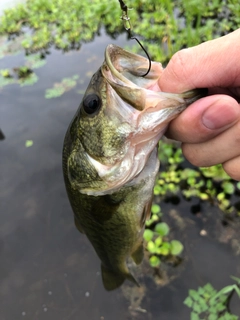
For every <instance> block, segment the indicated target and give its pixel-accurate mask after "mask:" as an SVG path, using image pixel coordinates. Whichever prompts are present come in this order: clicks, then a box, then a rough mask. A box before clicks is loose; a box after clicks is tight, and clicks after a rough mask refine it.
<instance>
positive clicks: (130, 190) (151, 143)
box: [63, 45, 201, 290]
mask: <svg viewBox="0 0 240 320" xmlns="http://www.w3.org/2000/svg"><path fill="white" fill-rule="evenodd" d="M147 68H148V60H147V59H145V58H144V57H142V56H139V55H136V54H132V53H129V52H127V51H125V50H123V49H122V48H120V47H117V46H114V45H109V46H108V47H107V48H106V51H105V61H104V63H103V65H102V66H101V68H100V69H99V70H98V71H97V72H96V73H95V74H94V75H93V77H92V79H91V81H90V83H89V86H88V88H87V90H86V92H85V95H84V97H83V100H82V102H81V104H80V106H79V109H78V110H77V113H76V114H75V116H74V118H73V120H72V122H71V124H70V126H69V128H68V131H67V133H66V136H65V140H64V147H63V173H64V179H65V185H66V189H67V193H68V197H69V200H70V203H71V206H72V209H73V212H74V216H75V223H76V226H77V228H78V229H79V231H81V232H83V233H85V234H86V235H87V237H88V239H89V240H90V242H91V243H92V245H93V247H94V249H95V251H96V253H97V255H98V256H99V258H100V260H101V263H102V267H101V269H102V280H103V284H104V287H105V288H106V289H107V290H113V289H115V288H117V287H119V286H120V285H121V284H122V283H123V282H124V280H125V279H129V280H131V281H133V282H135V283H136V284H137V281H136V280H135V279H134V277H133V276H132V275H131V273H130V272H129V269H128V267H127V264H126V260H127V259H128V257H132V258H133V260H134V261H135V263H136V264H139V263H141V261H142V259H143V232H144V227H145V222H146V220H147V219H148V217H149V216H150V212H151V204H152V194H153V187H154V183H155V178H156V175H157V173H158V170H159V160H158V156H157V144H158V141H159V139H160V138H161V136H162V135H163V134H164V132H165V130H166V129H167V125H168V123H169V122H170V121H171V120H172V119H174V118H175V117H176V116H177V115H178V114H179V113H180V112H181V111H183V110H184V109H185V108H186V107H187V106H188V105H189V104H191V103H192V102H193V101H195V100H196V99H198V98H200V96H201V92H199V91H197V90H196V91H191V92H186V93H183V94H171V93H164V92H161V90H160V88H159V86H158V79H159V77H160V75H161V73H162V70H163V69H162V66H161V64H160V63H157V62H152V67H151V70H150V72H149V74H148V75H147V76H146V77H144V78H143V77H142V76H141V75H142V74H144V73H145V72H146V70H147Z"/></svg>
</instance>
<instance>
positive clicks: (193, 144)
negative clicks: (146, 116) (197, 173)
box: [159, 29, 240, 180]
mask: <svg viewBox="0 0 240 320" xmlns="http://www.w3.org/2000/svg"><path fill="white" fill-rule="evenodd" d="M159 86H160V88H161V90H162V91H164V92H175V93H180V92H184V91H187V90H191V89H195V88H208V93H209V95H208V96H207V97H204V98H201V99H199V100H198V101H196V102H194V103H193V104H192V105H190V106H189V107H188V108H187V109H186V110H185V111H184V112H182V113H181V114H180V115H179V116H178V117H177V118H176V119H174V120H173V121H172V122H171V124H170V126H169V128H168V131H167V132H166V136H167V137H168V138H171V139H175V140H178V141H181V142H183V143H182V150H183V154H184V156H185V157H186V158H187V159H188V160H189V161H190V162H191V163H192V164H194V165H196V166H203V167H204V166H212V165H215V164H219V163H221V164H222V165H223V169H224V170H225V171H226V172H227V173H228V174H229V175H230V177H231V178H233V179H235V180H240V105H239V101H240V29H238V30H236V31H234V32H233V33H230V34H228V35H226V36H224V37H221V38H219V39H215V40H211V41H208V42H205V43H202V44H200V45H198V46H196V47H192V48H189V49H183V50H181V51H179V52H177V53H176V54H174V56H173V57H172V59H171V60H170V62H169V64H168V65H167V67H166V69H165V70H164V71H163V73H162V75H161V77H160V80H159Z"/></svg>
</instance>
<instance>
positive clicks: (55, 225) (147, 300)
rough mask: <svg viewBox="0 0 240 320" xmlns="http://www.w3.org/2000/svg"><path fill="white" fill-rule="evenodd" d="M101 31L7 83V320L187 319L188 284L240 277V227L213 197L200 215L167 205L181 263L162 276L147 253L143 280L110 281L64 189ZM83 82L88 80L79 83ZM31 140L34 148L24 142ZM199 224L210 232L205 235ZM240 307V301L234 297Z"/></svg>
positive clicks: (3, 265) (3, 257) (3, 203)
mask: <svg viewBox="0 0 240 320" xmlns="http://www.w3.org/2000/svg"><path fill="white" fill-rule="evenodd" d="M125 42H126V41H125V39H124V37H120V38H119V39H118V40H116V41H115V40H112V39H110V38H109V37H108V36H106V35H104V34H103V35H102V36H101V37H98V38H96V39H95V40H94V42H93V43H89V44H85V45H83V46H82V48H81V50H80V51H78V52H70V53H67V54H62V53H60V52H58V51H54V50H52V53H51V54H50V55H49V56H48V57H47V64H46V65H45V66H44V67H42V68H40V69H38V70H37V71H36V73H37V75H38V76H39V79H40V80H39V82H38V83H37V84H35V85H33V86H28V87H23V88H20V87H19V86H18V85H11V86H8V87H5V88H3V89H1V91H0V100H1V101H0V127H1V129H2V130H3V132H4V134H5V136H6V139H5V140H3V141H0V155H1V157H0V159H1V161H0V190H1V192H0V310H1V317H0V318H1V319H2V320H16V319H24V320H25V319H31V320H33V319H43V320H48V319H49V320H85V319H86V320H97V319H100V320H113V319H114V320H125V319H137V320H141V319H153V320H155V319H161V320H165V319H166V320H175V319H176V320H177V319H184V320H185V319H189V318H190V316H189V315H190V309H188V308H187V307H185V306H184V305H183V301H184V299H185V298H186V296H187V293H188V290H189V289H197V288H198V287H199V286H202V285H204V284H206V283H207V282H210V283H211V284H212V285H213V286H214V287H215V288H216V289H220V288H222V287H223V286H225V285H228V284H231V283H232V280H231V279H230V275H235V276H238V277H239V276H240V255H239V254H240V250H239V239H238V238H239V236H238V233H237V228H236V227H233V226H231V225H228V226H222V224H221V215H220V212H219V211H218V210H217V209H216V208H213V207H211V206H210V205H206V206H205V207H204V208H202V210H201V212H199V213H198V214H197V215H192V214H191V212H190V205H191V203H186V202H183V201H182V202H181V203H180V205H178V206H174V205H172V204H169V203H168V204H163V205H162V211H163V212H164V219H165V220H166V221H167V222H168V223H169V225H170V227H171V230H172V232H173V234H174V238H176V239H179V240H180V241H182V242H183V243H184V245H185V250H184V252H183V255H182V257H183V262H182V263H181V264H180V266H179V267H177V268H171V267H165V268H163V270H162V272H161V279H159V278H157V279H156V278H155V277H154V276H153V272H152V270H151V268H150V267H149V266H148V263H147V261H145V262H144V263H143V265H142V266H141V268H140V269H139V270H138V271H136V272H137V277H138V279H139V282H140V284H141V288H139V289H138V288H134V287H132V285H131V284H129V283H128V282H125V284H124V285H123V286H122V288H119V289H118V290H116V291H114V292H110V293H109V292H106V291H105V290H104V289H103V286H102V282H101V276H100V262H99V259H98V258H97V256H96V254H95V252H94V250H93V248H92V247H91V245H90V244H89V242H88V240H87V239H86V237H85V236H84V235H82V234H80V233H79V232H78V231H77V230H76V228H75V226H74V222H73V214H72V211H71V208H70V204H69V201H68V198H67V195H66V191H65V187H64V183H63V177H62V168H61V152H62V143H63V138H64V135H65V132H66V130H67V127H68V125H69V122H70V121H71V119H72V117H73V115H74V113H75V111H76V109H77V107H78V105H79V103H80V100H81V98H82V95H81V94H80V93H79V92H82V90H85V88H86V87H87V85H88V82H89V77H90V75H91V74H92V73H93V72H95V71H96V70H97V68H98V67H99V66H100V64H101V62H102V60H103V52H104V49H105V47H106V45H107V44H108V43H116V44H120V45H121V44H123V43H125ZM23 57H24V54H20V55H17V56H13V57H6V58H4V59H2V60H0V69H3V68H8V67H13V66H16V65H20V63H21V62H22V61H23ZM74 74H78V75H79V76H80V80H81V81H79V83H78V86H77V88H75V89H73V90H72V91H70V92H67V93H65V94H64V95H63V96H61V97H59V98H55V99H49V100H46V99H45V98H44V92H45V89H47V88H49V87H52V85H53V83H54V82H60V81H61V79H62V78H63V77H68V76H72V75H74ZM80 82H81V83H80ZM26 140H32V141H33V145H32V147H29V148H26V147H25V141H26ZM201 230H205V231H206V235H205V236H202V235H201V234H202V233H201ZM231 310H232V312H233V313H235V314H237V315H240V304H239V301H238V300H237V299H236V298H234V299H233V301H232V303H231Z"/></svg>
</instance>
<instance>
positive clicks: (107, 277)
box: [101, 265, 140, 291]
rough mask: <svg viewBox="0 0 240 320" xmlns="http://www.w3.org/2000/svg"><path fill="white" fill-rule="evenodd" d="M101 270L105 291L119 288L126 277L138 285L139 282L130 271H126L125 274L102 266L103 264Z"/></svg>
mask: <svg viewBox="0 0 240 320" xmlns="http://www.w3.org/2000/svg"><path fill="white" fill-rule="evenodd" d="M101 271H102V282H103V285H104V288H105V289H106V290H107V291H111V290H114V289H117V288H119V287H120V286H121V285H122V284H123V282H124V281H125V280H126V279H128V280H130V281H131V282H133V283H134V284H136V285H137V286H138V287H140V285H139V283H138V282H137V280H136V279H135V278H134V277H133V276H132V275H131V273H127V274H123V273H116V272H113V271H112V270H109V269H108V268H106V267H104V266H103V265H101Z"/></svg>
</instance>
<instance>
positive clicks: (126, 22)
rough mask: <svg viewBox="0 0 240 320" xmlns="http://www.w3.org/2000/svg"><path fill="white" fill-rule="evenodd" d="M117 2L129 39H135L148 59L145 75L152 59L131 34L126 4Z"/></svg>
mask: <svg viewBox="0 0 240 320" xmlns="http://www.w3.org/2000/svg"><path fill="white" fill-rule="evenodd" d="M118 1H119V3H120V7H121V10H122V16H121V19H122V20H123V23H124V28H125V29H126V30H127V32H128V35H129V38H130V39H133V40H136V41H137V43H138V44H139V45H140V47H141V48H142V50H143V51H144V52H145V54H146V56H147V58H148V61H149V67H148V70H147V72H146V73H144V74H143V75H142V77H146V75H148V73H149V71H150V70H151V66H152V61H151V58H150V56H149V54H148V52H147V50H146V49H145V48H144V47H143V45H142V44H141V42H140V41H139V40H138V39H137V38H136V37H134V36H133V35H132V31H131V28H132V27H131V23H130V18H129V16H128V7H127V5H126V4H125V3H124V2H123V1H122V0H118Z"/></svg>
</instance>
